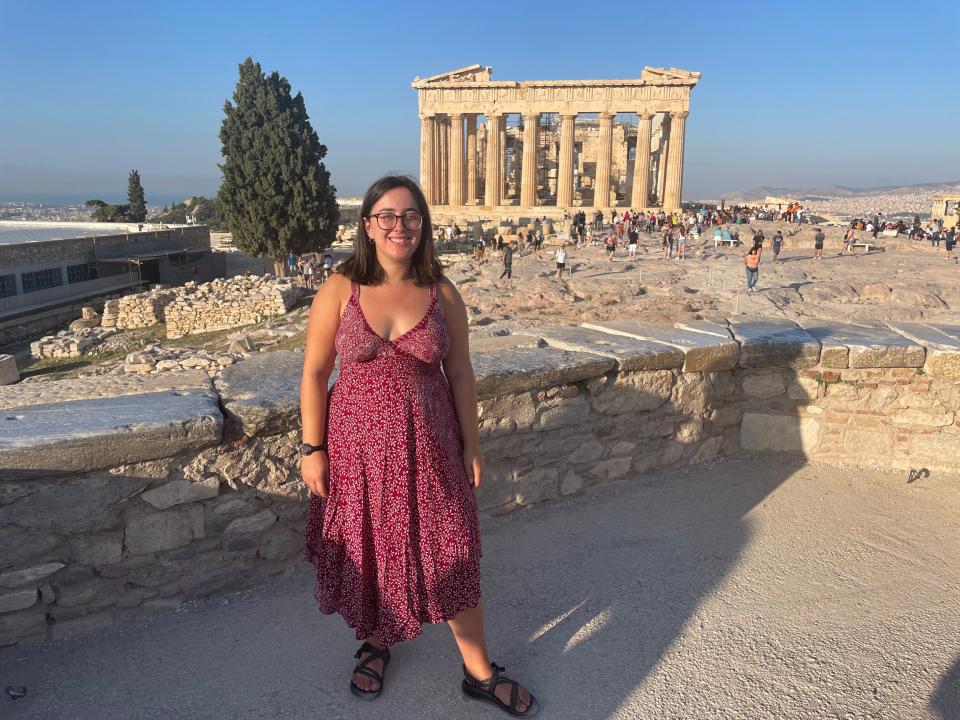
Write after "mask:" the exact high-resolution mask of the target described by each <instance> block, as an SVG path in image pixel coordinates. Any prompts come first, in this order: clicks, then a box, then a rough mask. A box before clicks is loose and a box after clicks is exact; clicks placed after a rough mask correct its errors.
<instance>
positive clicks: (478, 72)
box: [415, 65, 493, 84]
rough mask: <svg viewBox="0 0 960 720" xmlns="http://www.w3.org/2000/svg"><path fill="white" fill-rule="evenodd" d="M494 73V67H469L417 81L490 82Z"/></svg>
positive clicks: (426, 82)
mask: <svg viewBox="0 0 960 720" xmlns="http://www.w3.org/2000/svg"><path fill="white" fill-rule="evenodd" d="M492 73H493V68H492V67H489V66H487V67H484V66H483V65H468V66H467V67H463V68H460V69H459V70H450V71H449V72H445V73H440V74H439V75H431V76H430V77H428V78H424V79H422V80H417V81H415V82H417V83H418V84H420V83H423V84H429V83H441V82H462V83H474V82H490V75H491V74H492Z"/></svg>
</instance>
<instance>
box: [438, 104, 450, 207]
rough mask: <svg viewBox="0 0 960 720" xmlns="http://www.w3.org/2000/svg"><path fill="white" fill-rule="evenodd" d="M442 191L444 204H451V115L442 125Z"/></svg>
mask: <svg viewBox="0 0 960 720" xmlns="http://www.w3.org/2000/svg"><path fill="white" fill-rule="evenodd" d="M440 193H441V195H442V202H443V204H444V205H449V204H450V116H449V115H448V116H447V117H445V118H444V119H443V124H442V125H441V126H440Z"/></svg>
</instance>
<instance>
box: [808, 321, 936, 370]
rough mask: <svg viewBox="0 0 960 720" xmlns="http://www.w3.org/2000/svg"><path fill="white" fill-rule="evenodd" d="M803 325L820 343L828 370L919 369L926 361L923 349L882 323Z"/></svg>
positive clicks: (812, 322) (822, 322)
mask: <svg viewBox="0 0 960 720" xmlns="http://www.w3.org/2000/svg"><path fill="white" fill-rule="evenodd" d="M800 325H801V326H802V327H803V329H804V330H806V331H807V332H808V333H810V334H811V335H812V336H813V337H814V338H816V339H817V340H818V341H819V342H820V345H821V350H820V364H821V365H822V366H823V367H826V368H892V367H903V368H918V367H923V363H924V361H925V360H926V355H927V352H926V350H925V349H924V348H923V346H921V345H918V344H917V343H915V342H912V341H911V340H908V339H907V338H905V337H904V336H903V335H900V334H898V333H895V332H893V331H892V330H890V328H888V327H887V326H885V325H882V324H880V323H869V324H865V325H847V324H843V323H836V322H828V321H823V320H801V321H800Z"/></svg>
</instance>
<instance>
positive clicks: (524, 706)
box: [462, 662, 540, 717]
mask: <svg viewBox="0 0 960 720" xmlns="http://www.w3.org/2000/svg"><path fill="white" fill-rule="evenodd" d="M490 667H491V668H492V669H493V674H490V673H489V670H488V671H487V672H486V673H479V674H480V675H481V676H482V677H483V679H482V680H478V679H477V676H476V675H474V674H473V673H471V672H470V671H469V670H468V669H467V666H466V665H464V666H463V676H464V680H463V685H462V687H463V691H464V692H465V693H466V694H467V695H469V696H470V697H473V698H476V699H478V700H486V701H488V702H492V703H494V704H496V705H499V706H500V707H501V708H502V709H503V710H505V711H507V712H508V713H510V714H511V715H523V716H525V717H533V716H534V715H536V713H537V712H538V711H539V710H540V706H539V704H538V703H537V700H536V698H534V697H533V696H532V695H531V694H530V691H529V690H527V689H526V688H525V687H523V686H522V685H521V684H520V683H518V682H517V681H516V680H512V679H511V678H508V677H506V676H505V675H501V674H500V673H501V672H503V671H504V670H505V669H506V668H504V667H501V666H498V665H497V664H496V663H494V662H491V663H490ZM514 686H516V690H514ZM514 692H516V699H515V700H514V699H513V697H512V696H513V693H514ZM494 698H495V699H494ZM497 701H499V703H498V702H497ZM528 711H529V712H528Z"/></svg>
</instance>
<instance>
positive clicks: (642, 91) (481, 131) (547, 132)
mask: <svg viewBox="0 0 960 720" xmlns="http://www.w3.org/2000/svg"><path fill="white" fill-rule="evenodd" d="M492 72H493V69H492V68H491V67H484V66H482V65H471V66H469V67H465V68H461V69H459V70H453V71H451V72H446V73H441V74H439V75H434V76H432V77H428V78H425V79H420V78H417V79H415V80H414V81H413V83H412V87H413V88H414V89H416V91H417V95H418V101H419V112H420V122H421V125H420V184H421V186H422V187H423V190H424V192H425V193H426V195H427V200H428V201H429V202H430V204H431V205H435V206H436V205H443V206H448V207H446V208H444V209H446V210H450V211H457V210H458V209H460V208H463V209H464V210H466V209H467V208H472V209H473V211H474V212H476V211H477V210H478V209H479V208H483V207H486V208H490V209H491V210H494V209H497V210H503V209H507V208H512V209H514V210H520V211H531V210H533V208H536V209H537V211H538V212H539V211H541V210H545V209H546V208H548V207H550V206H554V207H555V208H557V209H560V208H563V209H568V208H574V207H577V208H591V209H593V208H596V209H609V208H613V207H630V208H633V209H635V210H641V209H652V208H663V209H665V210H675V209H679V208H680V202H681V197H682V188H683V144H684V128H685V123H686V117H687V114H688V112H689V109H690V90H691V89H692V88H693V87H694V86H695V85H696V84H697V81H698V80H699V79H700V73H699V72H690V71H687V70H679V69H676V68H670V69H665V68H652V67H645V68H644V69H643V72H642V74H641V76H640V78H639V79H635V78H634V79H624V80H533V81H525V82H516V81H493V80H491V79H490V77H491V74H492ZM494 130H495V131H494Z"/></svg>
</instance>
